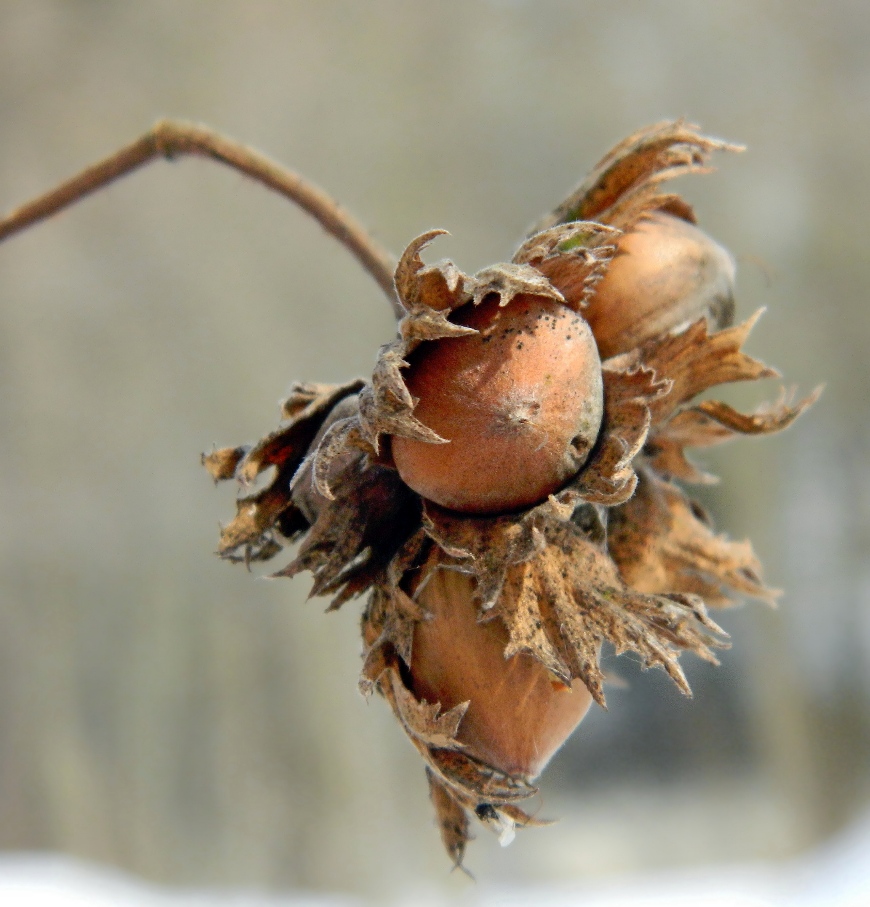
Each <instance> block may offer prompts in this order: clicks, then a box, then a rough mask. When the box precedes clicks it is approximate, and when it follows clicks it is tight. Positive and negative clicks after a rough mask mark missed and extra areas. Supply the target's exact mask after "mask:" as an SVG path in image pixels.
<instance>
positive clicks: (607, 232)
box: [513, 221, 620, 310]
mask: <svg viewBox="0 0 870 907" xmlns="http://www.w3.org/2000/svg"><path fill="white" fill-rule="evenodd" d="M619 234H620V231H619V230H615V229H613V228H612V227H605V226H604V225H603V224H596V223H594V222H588V221H577V222H573V223H568V224H561V225H559V226H557V227H552V228H550V229H549V230H544V231H543V232H541V233H536V234H535V235H534V236H531V237H530V238H529V239H527V240H526V242H525V243H523V245H521V246H520V248H519V249H518V250H517V252H516V253H515V255H514V257H513V260H514V261H515V262H517V263H520V264H530V265H533V266H534V267H535V268H536V269H537V270H538V271H540V272H541V273H542V274H543V275H544V276H545V277H546V278H547V279H548V280H549V282H550V283H551V284H552V285H553V286H554V287H555V288H556V289H557V290H558V291H559V292H560V293H561V294H562V296H563V298H564V300H565V303H566V304H567V305H568V306H569V307H571V308H572V309H575V310H579V309H582V307H583V306H585V305H586V303H587V301H588V299H589V296H590V295H591V294H592V293H593V292H594V290H595V286H596V284H597V283H598V281H600V280H601V278H602V277H603V276H604V272H605V270H606V268H607V264H608V263H609V261H610V259H611V258H612V257H613V255H614V253H615V252H616V246H615V245H614V242H615V240H616V238H617V237H618V236H619Z"/></svg>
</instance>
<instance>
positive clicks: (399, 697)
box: [387, 670, 468, 750]
mask: <svg viewBox="0 0 870 907" xmlns="http://www.w3.org/2000/svg"><path fill="white" fill-rule="evenodd" d="M387 682H389V683H390V684H391V686H392V693H393V701H394V702H395V707H396V714H397V717H398V718H399V720H400V721H401V722H402V724H403V726H404V728H405V731H406V732H407V734H408V736H409V737H413V738H414V739H415V740H417V741H418V742H420V743H422V744H425V746H427V747H430V748H436V749H449V750H462V749H464V748H465V747H464V745H463V744H462V743H460V742H459V741H458V740H457V739H456V734H457V732H458V731H459V725H460V723H461V722H462V719H463V717H464V716H465V713H466V712H467V711H468V703H467V702H462V703H460V704H459V705H455V706H454V707H453V708H452V709H449V710H448V711H446V712H442V711H441V704H440V703H438V702H432V703H430V702H426V701H425V700H419V699H417V697H416V696H414V694H413V693H412V692H411V691H410V690H409V689H408V688H407V687H406V686H405V684H404V683H402V680H401V679H400V677H399V674H398V672H396V671H393V670H391V671H389V672H388V675H387Z"/></svg>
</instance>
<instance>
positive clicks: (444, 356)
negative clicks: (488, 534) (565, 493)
mask: <svg viewBox="0 0 870 907" xmlns="http://www.w3.org/2000/svg"><path fill="white" fill-rule="evenodd" d="M451 320H453V321H456V322H457V323H459V324H462V325H466V326H468V327H472V328H475V329H476V330H477V331H478V332H479V333H477V334H473V335H470V336H466V337H458V338H447V339H442V340H438V341H433V342H427V343H424V344H421V346H420V347H419V348H418V349H417V350H416V351H415V352H414V354H413V355H412V356H411V357H410V367H409V368H408V371H407V375H406V379H405V381H406V384H407V386H408V389H409V390H410V392H411V394H412V395H413V396H414V397H415V398H417V400H418V402H417V404H416V406H415V408H414V416H415V417H416V418H417V419H419V420H420V421H421V422H422V423H423V424H424V425H426V426H427V427H428V428H431V429H432V430H433V431H435V432H437V433H438V434H439V435H440V436H441V437H442V438H445V439H447V440H448V441H449V443H447V444H431V443H428V442H425V441H417V440H412V439H408V438H402V437H394V438H393V440H392V455H393V459H394V461H395V464H396V468H397V469H398V470H399V474H400V475H401V477H402V479H403V480H404V482H405V483H406V484H407V485H409V486H410V487H411V488H413V489H414V490H415V491H416V492H418V493H419V494H421V495H422V496H423V497H425V498H428V499H429V500H432V501H434V502H435V503H437V504H440V505H441V506H443V507H448V508H450V509H452V510H458V511H461V512H465V513H478V514H496V513H505V512H508V511H511V510H517V509H520V508H522V507H528V506H530V505H533V504H536V503H538V502H540V501H543V500H545V499H546V497H547V496H548V495H549V494H551V493H552V492H554V491H557V490H558V489H559V488H560V487H562V486H563V485H564V484H565V483H566V482H567V481H568V480H569V479H570V478H571V477H572V476H574V475H575V474H576V473H577V472H578V470H579V469H580V468H581V467H582V465H583V464H584V463H585V461H586V459H587V457H588V455H589V452H590V451H591V449H592V447H593V445H594V444H595V441H596V438H597V436H598V431H599V428H600V426H601V419H602V414H603V390H602V376H601V363H600V359H599V356H598V350H597V348H596V345H595V340H594V338H593V336H592V332H591V331H590V329H589V326H588V325H587V324H586V322H585V320H584V319H583V318H582V317H580V316H579V315H577V314H576V313H575V312H573V311H571V310H570V309H568V308H567V307H565V306H564V305H562V304H560V303H558V302H556V301H554V300H552V299H547V298H544V297H541V296H532V295H526V294H521V295H518V296H516V297H515V298H514V299H513V300H512V301H511V302H510V304H509V305H507V306H504V307H502V306H500V305H499V297H498V296H496V295H491V296H489V297H488V298H486V299H485V300H484V301H483V302H482V303H480V305H477V306H474V305H471V304H469V305H467V306H464V307H463V308H461V309H458V310H457V311H456V313H454V317H453V318H452V319H451Z"/></svg>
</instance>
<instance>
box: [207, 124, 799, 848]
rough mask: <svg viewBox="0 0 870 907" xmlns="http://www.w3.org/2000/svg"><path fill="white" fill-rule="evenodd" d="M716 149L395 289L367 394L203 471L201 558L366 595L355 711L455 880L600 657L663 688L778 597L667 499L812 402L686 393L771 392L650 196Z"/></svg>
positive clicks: (564, 719)
mask: <svg viewBox="0 0 870 907" xmlns="http://www.w3.org/2000/svg"><path fill="white" fill-rule="evenodd" d="M717 150H734V146H730V145H727V144H725V143H724V142H721V141H719V140H716V139H711V138H708V137H705V136H703V135H700V134H699V133H698V132H697V130H696V129H695V128H694V127H691V126H689V125H687V124H685V123H683V122H676V123H663V124H658V125H656V126H654V127H651V128H648V129H644V130H642V131H640V132H638V133H636V134H635V135H632V136H630V137H629V138H628V139H626V140H625V141H624V142H622V143H621V144H620V145H618V146H617V147H616V148H615V149H613V150H612V151H611V152H610V153H609V154H608V155H607V156H606V157H605V158H604V159H603V160H602V161H601V162H600V163H599V164H598V166H597V167H596V168H595V169H594V170H593V171H592V173H591V174H590V175H589V177H588V178H587V179H586V180H585V181H584V182H583V183H582V185H581V186H580V187H579V188H578V189H577V190H576V191H575V192H573V193H572V194H571V195H570V196H569V198H567V199H566V200H565V202H564V203H563V204H562V205H560V206H559V207H558V208H557V209H556V210H555V211H554V212H553V213H552V214H551V215H550V216H549V217H547V218H546V219H544V220H543V221H542V222H541V223H539V224H538V225H536V227H535V228H534V229H533V230H532V231H531V232H530V234H529V235H528V237H527V239H526V240H525V241H524V242H523V243H522V244H521V245H520V247H519V248H518V249H517V251H516V252H515V253H514V255H513V257H512V258H511V260H510V261H509V262H505V263H502V264H498V265H495V266H493V267H489V268H486V269H484V270H482V271H480V272H478V273H477V274H475V275H473V276H471V275H468V274H465V273H463V272H462V271H460V270H459V269H458V268H457V267H456V266H455V265H454V264H453V263H452V262H449V261H442V262H440V263H438V264H434V265H426V264H424V262H423V261H422V259H421V257H420V253H421V251H422V250H423V248H424V247H425V246H426V245H427V244H428V243H430V242H431V241H432V240H433V239H434V238H435V237H437V236H438V234H440V233H442V232H443V231H440V230H434V231H431V232H429V233H426V234H424V235H423V236H421V237H418V238H417V239H416V240H414V241H413V242H412V243H411V244H410V245H409V246H408V248H407V250H406V251H405V253H404V254H403V255H402V257H401V259H400V261H399V263H398V267H397V268H396V271H395V289H396V292H397V294H398V298H399V300H400V303H401V315H402V317H401V319H400V321H399V323H398V334H397V337H396V338H395V339H394V340H393V341H391V342H390V343H388V344H386V345H385V346H383V347H382V348H381V350H380V352H379V354H378V357H377V363H376V365H375V369H374V372H373V374H372V376H371V378H370V379H369V380H357V381H352V382H349V383H348V384H344V385H340V386H331V385H330V386H325V385H317V384H297V385H295V386H294V388H293V389H292V392H291V394H290V396H289V397H288V399H287V400H286V401H285V402H284V404H283V409H282V413H281V419H282V421H281V424H280V425H279V427H278V428H277V429H276V430H275V431H273V432H272V433H271V434H269V435H267V436H266V437H264V438H263V439H262V440H260V441H259V442H257V443H256V444H254V445H252V446H242V447H235V448H225V449H222V450H216V451H214V452H212V453H210V454H207V455H205V456H204V457H203V462H204V464H205V466H206V467H207V468H208V470H209V471H210V473H211V475H212V476H213V477H214V478H215V480H226V479H231V478H235V479H237V480H238V481H240V482H241V483H242V485H243V486H245V485H250V484H251V483H252V482H253V481H254V480H255V479H256V478H257V476H258V475H260V473H262V472H263V471H265V470H268V469H274V478H273V480H272V481H271V482H270V484H269V485H268V487H266V488H265V489H263V490H260V491H257V492H256V493H253V494H247V493H243V494H242V496H241V497H240V498H239V500H238V502H237V505H236V506H237V512H236V516H235V518H234V519H233V520H232V521H231V522H230V523H229V524H228V525H226V526H225V527H224V528H223V530H222V533H221V538H220V549H219V550H220V554H221V556H222V557H224V558H227V559H229V560H235V561H241V562H245V563H250V562H251V561H260V560H268V559H270V558H272V557H274V556H275V555H276V554H278V553H279V552H280V551H282V550H283V548H284V547H285V546H286V545H287V544H288V543H290V542H296V541H298V543H299V545H298V548H297V549H296V552H295V557H294V559H293V560H292V562H291V563H290V564H289V565H288V566H286V567H284V568H283V569H282V570H280V571H279V573H278V574H276V575H278V576H294V575H296V574H298V573H301V572H303V571H310V572H311V573H312V574H313V576H314V587H313V594H316V595H329V596H331V597H332V604H331V608H337V607H339V606H340V605H341V604H342V603H344V602H345V601H347V600H348V599H350V598H353V597H355V596H358V595H362V594H366V595H367V596H368V598H367V603H366V606H365V610H364V613H363V617H362V636H363V641H364V660H363V668H362V676H361V681H360V685H361V689H362V691H363V692H364V693H365V694H366V695H369V694H371V693H373V692H377V693H379V694H380V695H382V696H383V697H384V698H385V699H386V700H387V702H388V703H389V705H390V707H391V708H392V710H393V712H394V714H395V716H396V718H397V719H398V721H399V724H400V725H401V727H402V728H403V730H404V731H405V733H406V734H407V735H408V738H409V739H410V741H411V743H412V744H413V745H414V746H415V747H416V749H417V750H418V751H419V753H420V755H421V756H422V758H423V760H424V762H425V764H426V773H427V776H428V779H429V785H430V790H431V798H432V801H433V804H434V806H435V810H436V813H437V816H438V821H439V826H440V829H441V834H442V839H443V842H444V845H445V847H446V848H447V851H448V853H449V854H450V856H451V858H452V859H453V860H454V861H455V862H456V863H457V864H460V863H461V861H462V859H463V854H464V851H465V846H466V843H467V841H468V840H469V838H470V833H469V825H470V820H471V817H472V815H473V816H476V817H477V819H479V820H480V821H481V822H483V823H484V824H485V825H487V826H489V827H491V828H492V829H493V830H494V831H496V832H497V834H499V836H500V837H501V839H502V841H503V842H505V843H506V842H507V841H508V840H510V838H511V837H512V836H513V833H514V828H515V827H517V826H526V825H530V824H535V820H533V819H532V817H531V816H529V815H528V814H527V813H526V812H525V811H524V810H523V808H522V807H521V805H520V804H521V802H522V801H523V800H524V799H526V798H528V797H529V796H531V795H532V794H534V793H535V787H534V781H535V779H536V778H537V777H538V775H539V774H540V772H541V771H542V769H543V768H544V766H545V765H546V763H547V761H548V760H549V759H550V757H551V756H552V755H553V753H554V752H555V751H556V750H557V749H558V748H559V746H561V744H562V743H563V742H564V740H565V739H566V738H567V737H568V735H569V734H570V733H571V732H572V730H573V729H574V728H575V727H576V725H577V724H578V722H579V721H580V720H581V719H582V718H583V716H584V714H585V713H586V711H587V709H588V708H589V706H590V703H591V702H592V701H593V700H594V701H595V702H597V703H598V704H599V705H604V701H605V700H604V692H603V679H604V678H603V674H602V669H601V666H600V664H599V655H600V651H601V646H602V644H603V643H604V642H605V641H607V642H609V643H610V644H612V645H613V646H614V648H615V650H616V651H617V653H620V652H625V651H632V652H634V653H635V657H636V658H637V659H639V660H640V662H641V664H642V665H644V666H645V667H651V666H660V667H662V668H663V669H664V670H665V671H666V672H667V673H668V674H669V675H670V677H671V678H673V680H674V681H675V683H676V684H677V685H678V686H679V688H680V689H681V690H683V692H685V693H689V687H688V684H687V683H686V679H685V677H684V675H683V672H682V670H681V668H680V665H679V662H678V657H679V655H680V654H681V653H682V652H684V651H690V652H693V653H694V654H696V655H698V656H700V657H701V658H704V659H706V660H708V661H715V656H714V650H715V649H716V648H719V647H722V646H723V645H724V644H725V642H724V637H725V634H724V633H723V631H722V630H721V629H720V628H719V627H718V626H717V625H716V623H714V621H713V620H712V619H711V618H710V616H709V614H708V610H707V608H708V607H717V606H721V605H725V604H728V603H730V602H731V601H733V599H734V597H735V596H741V595H742V596H749V597H754V598H759V599H767V598H770V597H771V596H772V592H771V590H769V589H767V588H766V587H765V586H764V584H763V582H762V580H761V578H760V565H759V563H758V561H757V559H756V557H755V555H754V554H753V551H752V548H751V546H750V545H749V543H748V542H734V541H731V540H729V539H728V538H727V537H725V536H723V535H720V534H717V533H716V532H715V531H714V529H713V527H712V524H711V522H710V519H709V517H708V516H707V515H706V514H705V513H704V511H703V510H702V508H701V507H700V506H699V505H698V504H697V503H696V502H695V501H693V500H692V499H691V498H690V497H689V496H688V495H687V493H686V491H685V489H684V485H686V484H691V483H697V482H705V481H708V480H709V478H710V477H709V476H707V475H705V474H704V473H702V472H700V471H699V470H698V469H697V468H696V467H695V466H694V465H693V464H692V463H691V461H690V460H689V459H688V458H687V456H686V450H687V449H689V448H703V447H707V446H710V445H714V444H719V443H722V442H724V441H727V440H729V439H731V438H733V437H736V436H738V435H762V434H768V433H771V432H775V431H779V430H781V429H783V428H785V427H786V426H787V425H788V424H789V423H791V422H792V421H793V420H794V419H795V418H796V417H797V416H798V415H799V414H800V413H801V412H802V411H803V410H804V409H805V408H806V407H807V406H808V405H809V404H810V403H811V402H812V400H813V399H814V397H815V395H812V396H810V397H808V398H806V399H804V400H802V401H800V402H798V403H796V404H791V403H790V402H789V401H787V400H785V399H783V400H781V401H780V402H778V403H776V404H774V405H769V406H765V407H763V408H760V409H758V410H757V411H755V412H752V413H748V414H747V413H741V412H739V411H737V410H735V409H734V408H732V407H731V406H729V405H728V404H726V403H722V402H718V401H715V400H711V399H706V398H705V399H704V400H703V401H701V402H698V401H697V398H698V396H699V395H700V394H702V393H703V392H705V391H707V390H709V389H711V388H714V387H717V386H718V385H722V384H725V383H729V382H735V381H754V380H757V379H761V378H767V377H771V376H774V375H775V374H776V373H775V372H774V371H773V370H772V369H770V368H768V367H767V366H765V365H764V364H762V363H761V362H759V361H757V360H756V359H753V358H751V357H750V356H748V355H747V354H745V353H744V352H742V349H741V347H742V345H743V342H744V340H745V339H746V336H747V334H748V333H749V331H750V329H751V327H752V325H753V323H754V321H755V318H756V317H757V316H755V317H753V318H751V319H749V320H748V321H746V322H744V323H743V324H740V325H737V326H733V325H732V316H733V308H734V306H733V300H732V285H733V277H734V264H733V261H732V259H731V257H730V256H729V255H728V253H727V252H725V251H724V250H723V249H722V248H721V247H720V246H719V245H717V244H716V243H715V242H714V241H713V240H711V239H710V238H709V237H708V236H707V235H706V234H705V233H703V232H702V231H701V230H700V229H698V227H697V226H695V218H694V214H693V212H692V209H691V208H690V207H689V205H688V204H687V203H686V202H685V201H684V200H683V199H681V198H680V197H679V196H677V195H674V194H672V193H669V192H666V191H665V188H664V184H665V183H666V182H667V181H669V180H670V179H671V178H673V177H675V176H678V175H681V174H684V173H691V172H696V171H698V172H700V171H704V170H705V169H706V167H705V164H706V162H707V160H708V158H709V156H710V155H711V153H712V152H714V151H717Z"/></svg>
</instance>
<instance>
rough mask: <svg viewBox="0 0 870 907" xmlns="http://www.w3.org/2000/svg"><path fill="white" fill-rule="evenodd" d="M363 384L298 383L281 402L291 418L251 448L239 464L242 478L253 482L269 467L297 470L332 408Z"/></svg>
mask: <svg viewBox="0 0 870 907" xmlns="http://www.w3.org/2000/svg"><path fill="white" fill-rule="evenodd" d="M364 386H365V381H363V380H362V379H357V380H355V381H349V382H348V383H347V384H305V383H297V384H295V385H294V386H293V388H292V389H291V392H290V396H289V397H288V398H287V399H286V400H285V401H284V402H283V403H282V405H281V408H282V414H283V417H284V418H285V419H288V420H289V421H288V422H287V423H286V424H282V425H280V426H279V427H278V428H277V429H276V430H275V431H273V432H270V433H269V434H268V435H266V437H265V438H263V439H262V440H260V441H258V442H257V443H256V444H255V445H254V446H253V447H252V448H251V449H250V450H249V451H248V453H247V455H246V456H245V458H244V459H243V460H242V461H241V462H240V463H239V465H238V470H237V476H238V479H239V481H240V482H242V483H250V482H253V481H254V479H255V478H256V477H257V476H258V475H259V474H260V473H261V472H262V471H263V470H265V469H268V468H269V467H270V466H274V467H276V468H277V469H279V470H282V471H288V470H289V471H295V469H296V468H297V466H298V465H299V464H300V463H301V462H302V460H303V458H304V457H305V455H306V453H307V452H308V448H309V447H310V445H311V442H312V441H313V440H314V438H315V436H316V435H317V432H318V431H319V430H320V426H321V425H322V424H323V422H324V420H325V419H326V417H327V416H328V415H329V413H330V412H331V411H332V409H333V408H334V407H335V406H337V405H338V403H339V402H341V401H342V400H344V399H345V398H346V397H350V396H352V395H353V394H356V393H358V392H359V391H360V390H361V389H362V388H363V387H364Z"/></svg>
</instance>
